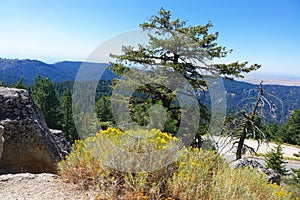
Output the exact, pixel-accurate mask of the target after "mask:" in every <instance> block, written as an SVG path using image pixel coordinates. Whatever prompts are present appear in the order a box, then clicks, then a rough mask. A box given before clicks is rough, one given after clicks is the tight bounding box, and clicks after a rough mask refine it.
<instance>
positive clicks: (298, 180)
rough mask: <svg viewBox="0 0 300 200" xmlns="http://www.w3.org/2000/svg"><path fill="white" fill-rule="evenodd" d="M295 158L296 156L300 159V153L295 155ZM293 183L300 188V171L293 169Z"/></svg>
mask: <svg viewBox="0 0 300 200" xmlns="http://www.w3.org/2000/svg"><path fill="white" fill-rule="evenodd" d="M294 156H296V157H297V158H300V152H299V153H295V154H294ZM292 172H293V174H292V181H293V182H294V183H295V184H296V185H298V187H300V169H292Z"/></svg>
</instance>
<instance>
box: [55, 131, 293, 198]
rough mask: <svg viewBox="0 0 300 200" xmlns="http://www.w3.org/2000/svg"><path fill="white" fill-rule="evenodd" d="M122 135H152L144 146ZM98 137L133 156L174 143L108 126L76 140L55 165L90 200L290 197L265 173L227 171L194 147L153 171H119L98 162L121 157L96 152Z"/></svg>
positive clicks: (215, 158)
mask: <svg viewBox="0 0 300 200" xmlns="http://www.w3.org/2000/svg"><path fill="white" fill-rule="evenodd" d="M128 132H129V133H130V134H134V135H139V134H140V135H147V134H149V135H151V134H152V135H154V137H147V139H146V140H145V141H146V142H145V141H144V142H141V141H130V140H127V139H128V138H126V137H127V136H126V133H128ZM104 138H105V139H109V140H110V141H111V142H112V143H114V144H119V145H120V146H121V147H122V148H127V150H128V151H137V152H146V151H148V150H150V149H152V150H153V149H160V150H161V149H168V148H171V147H174V146H176V145H175V144H176V142H178V139H177V138H174V137H172V136H171V135H169V134H167V133H162V132H161V131H159V130H156V129H153V130H151V131H145V130H137V131H132V130H129V131H125V132H122V131H120V130H118V129H114V128H108V129H107V130H105V131H100V132H99V133H97V134H96V135H95V136H94V137H90V138H87V139H86V140H85V141H84V142H83V141H76V142H75V144H74V146H73V149H74V150H73V151H72V152H71V154H70V155H69V156H67V158H66V160H64V161H62V162H61V163H59V173H60V175H61V177H62V179H63V180H64V181H66V182H72V183H76V184H78V186H79V187H80V188H81V189H93V190H95V191H97V192H98V194H97V195H96V196H95V199H136V200H138V199H145V200H146V199H155V200H157V199H158V200H159V199H161V200H162V199H163V200H166V199H167V200H172V199H173V200H175V199H176V200H195V199H211V200H212V199H220V200H221V199H224V200H225V199H241V200H242V199H289V198H290V196H291V194H288V193H287V192H286V190H285V189H284V188H283V187H280V186H277V185H274V184H268V183H267V178H266V175H264V174H261V173H259V172H257V171H255V170H250V169H231V168H230V167H229V165H228V163H227V162H226V161H225V160H224V159H223V158H222V157H220V156H219V155H218V154H216V153H215V152H213V151H203V150H201V149H197V148H185V147H184V148H182V149H181V150H179V151H180V155H181V156H180V157H179V158H178V159H177V160H176V161H175V162H172V163H170V164H168V165H166V166H164V167H162V168H160V169H157V170H154V171H150V172H148V171H142V172H136V173H134V172H121V171H118V170H116V169H115V168H113V167H111V166H110V165H107V163H106V161H105V159H104V158H106V156H107V155H108V154H113V155H112V156H111V157H109V158H110V159H112V158H113V157H115V159H116V160H117V159H123V157H122V155H115V152H113V151H112V152H111V151H110V150H109V148H103V149H101V151H99V148H100V146H101V144H103V139H104ZM124 139H126V140H124ZM125 141H126V142H125ZM104 146H105V145H104ZM174 149H176V148H174ZM99 152H101V153H99Z"/></svg>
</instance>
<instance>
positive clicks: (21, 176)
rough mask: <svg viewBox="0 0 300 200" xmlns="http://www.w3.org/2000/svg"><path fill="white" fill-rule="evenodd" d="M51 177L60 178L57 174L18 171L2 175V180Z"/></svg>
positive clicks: (0, 179)
mask: <svg viewBox="0 0 300 200" xmlns="http://www.w3.org/2000/svg"><path fill="white" fill-rule="evenodd" d="M49 178H53V179H54V178H59V176H58V175H56V174H49V173H42V174H30V173H18V174H4V175H0V182H1V181H11V180H15V181H21V180H26V179H41V180H43V179H49Z"/></svg>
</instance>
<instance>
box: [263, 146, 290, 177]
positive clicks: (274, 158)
mask: <svg viewBox="0 0 300 200" xmlns="http://www.w3.org/2000/svg"><path fill="white" fill-rule="evenodd" d="M265 162H266V164H265V167H266V168H268V169H273V170H274V171H276V172H277V173H279V174H280V175H286V174H287V170H286V168H285V166H284V164H285V163H286V162H284V160H283V153H282V148H281V145H277V146H276V147H275V148H272V149H271V151H270V152H268V153H267V154H266V155H265Z"/></svg>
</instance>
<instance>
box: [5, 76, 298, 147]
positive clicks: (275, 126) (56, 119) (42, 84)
mask: <svg viewBox="0 0 300 200" xmlns="http://www.w3.org/2000/svg"><path fill="white" fill-rule="evenodd" d="M112 84H113V83H112V81H110V80H100V81H99V84H98V87H97V90H96V98H95V111H96V114H97V118H98V119H99V121H100V122H101V125H102V126H103V127H107V126H109V125H112V124H113V123H114V121H113V115H112V110H111V98H110V96H111V92H112ZM1 85H2V86H8V85H3V84H1V82H0V86H1ZM73 85H74V82H71V81H67V82H60V83H53V82H52V81H51V80H50V79H49V78H47V77H46V78H42V77H41V76H38V77H37V78H36V79H35V83H34V85H32V86H26V85H24V84H23V78H21V79H20V80H19V81H18V82H17V83H15V84H13V85H12V87H15V88H20V89H27V90H28V91H29V92H30V93H31V95H32V97H33V99H34V101H35V102H36V104H37V105H38V106H39V108H40V109H41V112H42V114H43V116H44V118H45V121H46V123H47V125H48V126H49V128H52V129H61V130H63V131H64V133H65V134H66V136H67V138H68V140H69V142H71V143H73V142H74V140H75V139H78V133H77V131H76V128H75V124H74V120H73V112H72V89H73ZM145 114H146V110H144V109H142V108H140V107H136V108H135V110H132V117H133V119H134V120H135V121H137V122H138V123H139V124H143V123H147V122H140V121H145V116H142V115H145ZM235 118H237V116H234V115H230V116H228V117H227V120H226V123H228V122H232V121H233V120H234V119H235ZM173 123H174V122H173ZM255 123H256V124H257V125H258V127H259V129H260V130H261V131H262V132H263V133H264V134H265V136H266V138H268V139H269V140H270V141H275V142H278V143H288V144H293V145H300V108H299V109H297V110H295V111H294V112H292V113H291V114H290V116H289V117H288V120H287V122H286V123H284V124H282V125H280V124H279V123H268V122H263V120H261V119H260V117H258V116H257V117H256V118H255ZM204 126H205V125H202V129H201V130H202V132H203V130H206V129H203V127H204ZM167 129H168V130H166V131H170V130H169V129H170V127H169V128H167ZM203 134H205V132H203V133H201V134H200V135H203ZM256 139H257V138H256Z"/></svg>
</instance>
